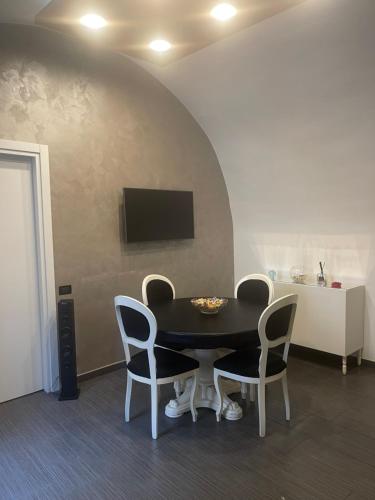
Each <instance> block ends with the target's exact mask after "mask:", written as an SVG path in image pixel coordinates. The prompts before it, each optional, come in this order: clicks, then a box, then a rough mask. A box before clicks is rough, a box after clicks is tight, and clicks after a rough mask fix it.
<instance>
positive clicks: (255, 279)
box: [234, 274, 275, 306]
mask: <svg viewBox="0 0 375 500" xmlns="http://www.w3.org/2000/svg"><path fill="white" fill-rule="evenodd" d="M274 295H275V289H274V286H273V281H272V280H271V279H270V278H269V277H268V276H266V275H265V274H248V275H247V276H244V277H243V278H241V279H240V280H239V282H238V283H237V285H236V286H235V289H234V297H235V298H236V299H241V300H247V301H249V302H252V303H254V304H264V306H268V305H270V304H271V302H272V301H273V298H274Z"/></svg>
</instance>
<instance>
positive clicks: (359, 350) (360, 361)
mask: <svg viewBox="0 0 375 500" xmlns="http://www.w3.org/2000/svg"><path fill="white" fill-rule="evenodd" d="M361 364H362V349H358V351H357V365H358V366H361Z"/></svg>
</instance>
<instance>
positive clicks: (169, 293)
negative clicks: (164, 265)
mask: <svg viewBox="0 0 375 500" xmlns="http://www.w3.org/2000/svg"><path fill="white" fill-rule="evenodd" d="M175 298H176V291H175V288H174V286H173V283H172V281H171V280H170V279H169V278H167V277H166V276H163V275H161V274H149V275H148V276H146V277H145V278H144V280H143V282H142V300H143V303H144V304H145V305H146V306H149V305H152V304H157V303H160V302H165V301H167V300H173V299H175Z"/></svg>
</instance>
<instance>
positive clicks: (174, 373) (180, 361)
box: [115, 295, 199, 439]
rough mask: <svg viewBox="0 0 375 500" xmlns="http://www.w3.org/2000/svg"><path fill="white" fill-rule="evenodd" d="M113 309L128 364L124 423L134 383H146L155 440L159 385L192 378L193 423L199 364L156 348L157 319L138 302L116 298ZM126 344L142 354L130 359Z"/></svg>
mask: <svg viewBox="0 0 375 500" xmlns="http://www.w3.org/2000/svg"><path fill="white" fill-rule="evenodd" d="M115 310H116V318H117V322H118V326H119V329H120V333H121V338H122V342H123V345H124V351H125V358H126V365H127V384H126V397H125V421H126V422H129V412H130V399H131V392H132V382H133V380H135V381H137V382H141V383H143V384H148V385H149V386H150V387H151V429H152V437H153V438H154V439H157V437H158V386H160V385H162V384H169V383H173V382H175V381H176V380H180V379H186V378H188V377H192V379H193V384H192V391H191V397H190V409H191V414H192V418H193V421H194V422H195V421H196V418H197V413H196V410H195V405H194V401H195V391H196V384H197V372H198V368H199V363H198V361H196V360H195V359H192V358H189V357H187V356H184V355H183V354H180V353H178V352H175V351H171V350H169V349H164V348H163V347H157V346H155V338H156V333H157V324H156V318H155V316H154V315H153V313H152V311H150V309H149V308H148V307H146V306H145V305H144V304H142V303H141V302H139V301H138V300H135V299H132V298H131V297H125V296H123V295H119V296H117V297H115ZM129 345H132V346H135V347H137V348H139V349H142V351H141V352H139V353H138V354H135V355H133V356H131V355H130V349H129Z"/></svg>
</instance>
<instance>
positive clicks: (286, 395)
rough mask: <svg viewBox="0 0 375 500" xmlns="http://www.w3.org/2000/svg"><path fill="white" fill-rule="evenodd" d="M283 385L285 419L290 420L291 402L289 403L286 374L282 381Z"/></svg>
mask: <svg viewBox="0 0 375 500" xmlns="http://www.w3.org/2000/svg"><path fill="white" fill-rule="evenodd" d="M281 383H282V385H283V394H284V402H285V418H286V419H287V420H290V402H289V391H288V380H287V378H286V374H285V375H284V376H283V378H282V379H281Z"/></svg>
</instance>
